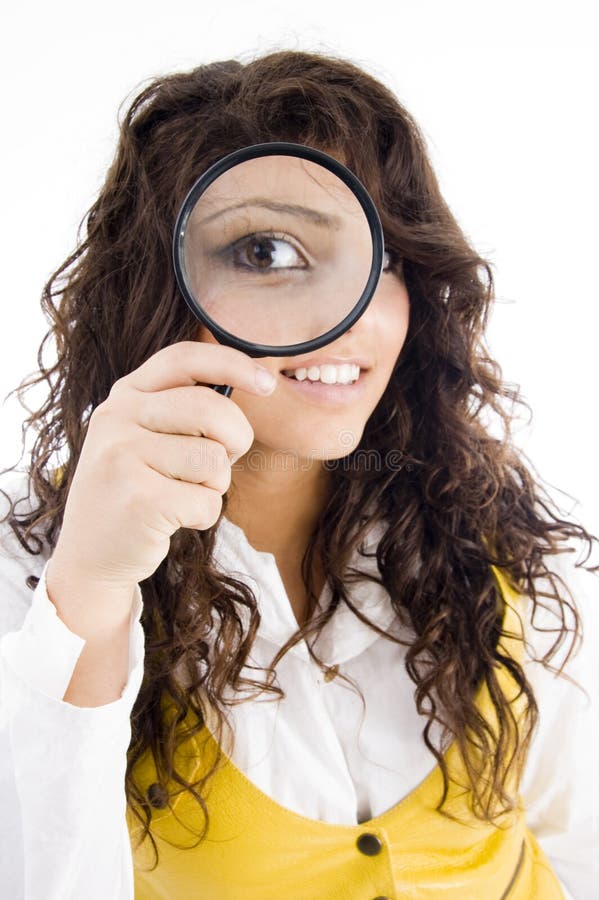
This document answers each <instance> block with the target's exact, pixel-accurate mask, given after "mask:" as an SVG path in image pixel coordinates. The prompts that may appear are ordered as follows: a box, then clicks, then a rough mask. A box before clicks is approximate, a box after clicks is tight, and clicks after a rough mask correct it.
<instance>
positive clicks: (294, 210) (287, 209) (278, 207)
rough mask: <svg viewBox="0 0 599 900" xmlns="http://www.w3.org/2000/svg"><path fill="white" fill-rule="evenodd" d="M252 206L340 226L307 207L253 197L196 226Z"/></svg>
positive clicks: (202, 220) (328, 217) (325, 225)
mask: <svg viewBox="0 0 599 900" xmlns="http://www.w3.org/2000/svg"><path fill="white" fill-rule="evenodd" d="M252 206H253V207H257V208H259V209H268V210H270V211H271V212H278V213H284V214H285V215H288V216H299V217H300V218H302V219H308V220H309V221H310V222H312V223H313V224H314V225H320V226H323V227H326V228H331V227H332V228H336V229H337V228H339V227H340V225H341V219H340V218H339V216H331V215H327V214H326V213H323V212H320V211H319V210H317V209H310V207H308V206H299V205H297V204H295V203H278V202H277V201H276V200H269V199H262V198H260V197H254V198H252V199H251V200H246V201H243V202H242V203H237V204H236V205H235V206H227V207H226V209H219V210H218V212H215V213H212V215H210V216H207V217H206V218H205V219H200V220H199V222H198V224H199V225H207V224H208V222H213V221H214V219H217V218H218V217H219V216H224V215H226V214H227V213H231V212H234V211H235V210H236V209H247V208H248V207H252Z"/></svg>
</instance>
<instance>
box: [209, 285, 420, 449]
mask: <svg viewBox="0 0 599 900" xmlns="http://www.w3.org/2000/svg"><path fill="white" fill-rule="evenodd" d="M408 322H409V296H408V292H407V289H406V286H405V284H404V282H403V280H402V279H401V277H400V276H399V275H397V274H395V273H393V272H391V271H388V272H383V274H382V276H381V279H380V281H379V284H378V287H377V290H376V292H375V294H374V296H373V298H372V300H371V301H370V303H369V305H368V307H367V309H366V311H365V312H364V313H363V314H362V316H361V317H360V318H359V319H358V321H357V322H356V323H355V324H354V325H353V326H352V327H351V328H350V329H349V330H348V331H346V332H345V334H343V335H342V336H341V337H339V338H337V339H336V340H335V341H333V342H332V343H330V344H327V345H326V346H325V347H321V348H320V349H319V350H316V351H315V352H314V353H311V354H303V355H300V356H295V357H294V356H290V357H274V356H269V357H261V358H260V364H261V365H262V366H264V367H265V368H267V369H268V370H269V371H270V372H272V373H273V375H275V376H276V378H277V386H276V388H275V390H274V391H273V392H272V393H271V394H270V395H269V396H268V397H258V396H255V395H253V394H249V393H246V392H245V391H243V390H241V389H236V390H234V391H233V393H232V394H231V398H230V399H231V400H232V401H233V402H234V403H236V404H237V406H238V407H239V408H240V409H241V410H242V411H243V412H244V413H245V415H246V417H247V419H248V421H249V423H250V425H251V426H252V429H253V431H254V444H253V446H252V448H251V453H252V456H254V454H255V453H256V452H263V453H264V454H265V456H266V457H268V458H270V457H271V456H272V452H273V451H275V452H276V453H277V458H278V457H283V458H286V457H287V455H288V454H289V455H291V457H293V458H295V459H299V460H306V461H307V460H311V459H322V460H324V459H331V460H332V459H339V458H341V457H344V456H347V455H348V454H350V453H351V452H352V451H353V450H354V449H355V448H356V447H357V445H358V444H359V442H360V439H361V437H362V433H363V431H364V427H365V425H366V422H367V421H368V419H369V417H370V415H371V414H372V412H373V411H374V409H375V407H376V406H377V404H378V402H379V400H380V398H381V396H382V395H383V393H384V391H385V388H386V387H387V384H388V382H389V379H390V377H391V374H392V372H393V369H394V367H395V363H396V361H397V359H398V356H399V354H400V352H401V349H402V347H403V344H404V341H405V338H406V334H407V331H408ZM197 339H198V340H200V341H206V342H208V343H218V341H216V339H215V338H214V337H213V335H212V334H211V333H210V332H209V331H208V329H207V328H206V327H205V326H204V325H200V326H199V328H198V331H197ZM335 358H339V359H342V360H345V359H347V360H351V359H354V358H356V359H360V360H363V361H364V368H365V371H361V372H360V377H359V379H358V382H357V384H356V386H355V387H352V386H349V385H338V386H337V387H336V389H335V390H336V393H337V394H338V395H339V398H338V399H336V400H327V399H325V398H324V397H322V396H320V395H319V394H318V393H317V391H319V386H316V387H315V388H314V389H313V392H312V393H310V394H308V393H307V390H311V389H310V388H309V387H308V388H307V390H302V389H301V384H302V383H301V382H300V383H298V382H297V381H294V380H292V379H290V378H289V377H287V376H286V375H284V374H283V370H291V369H293V370H295V369H298V368H299V367H301V366H302V365H303V361H304V360H305V361H307V360H308V359H310V360H312V361H313V362H314V363H316V364H320V363H323V364H326V363H327V360H332V359H335ZM306 380H308V379H306ZM323 387H324V386H323ZM325 389H326V388H325ZM344 398H345V399H344Z"/></svg>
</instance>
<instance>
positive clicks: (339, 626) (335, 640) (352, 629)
mask: <svg viewBox="0 0 599 900" xmlns="http://www.w3.org/2000/svg"><path fill="white" fill-rule="evenodd" d="M384 530H385V524H384V522H383V521H381V520H378V521H375V522H374V524H373V525H371V526H370V527H369V529H368V531H367V533H366V535H365V537H364V539H363V540H362V543H361V547H362V549H363V550H364V551H365V552H366V553H374V552H375V551H376V547H377V544H378V542H379V540H380V537H381V536H382V534H383V532H384ZM359 549H360V548H359V547H358V548H356V550H355V551H354V554H353V555H352V557H351V560H350V563H349V567H350V569H351V570H353V569H356V570H359V571H361V572H367V573H368V574H372V575H375V576H376V577H380V576H379V573H378V566H377V562H376V556H374V555H373V556H371V557H369V556H366V557H364V556H362V555H361V554H360V552H359ZM214 560H215V563H216V565H217V566H220V567H221V569H222V571H225V572H226V573H227V574H230V575H234V577H236V578H238V579H239V580H241V581H243V582H244V583H246V584H248V585H249V587H251V589H252V591H253V592H254V595H255V597H256V601H257V605H258V610H259V612H260V616H261V621H260V626H259V628H258V632H257V637H259V638H260V639H261V640H263V641H267V642H268V643H270V644H271V645H274V646H275V648H276V649H278V648H279V647H281V646H283V644H285V642H286V641H287V640H288V639H289V638H290V637H291V635H292V634H293V633H294V632H295V631H297V627H298V625H297V621H296V619H295V616H294V614H293V610H292V608H291V603H290V601H289V598H288V597H287V593H286V591H285V586H284V584H283V581H282V579H281V576H280V574H279V570H278V568H277V563H276V560H275V557H274V554H272V553H267V552H265V551H262V550H256V549H255V548H254V547H252V545H251V544H250V543H249V541H248V539H247V537H246V535H245V532H244V531H243V529H242V528H240V527H239V526H238V525H235V524H234V523H233V522H231V521H230V520H229V519H227V518H226V517H225V516H222V517H221V519H220V522H219V524H218V528H217V530H216V535H215V549H214ZM345 590H346V592H347V594H348V597H349V599H350V601H351V602H352V603H353V605H354V606H355V607H356V609H358V610H360V612H361V613H362V614H363V615H364V616H365V617H366V618H368V619H369V620H370V621H372V622H374V623H375V624H376V625H377V626H378V627H379V628H380V629H381V630H383V631H388V630H389V626H390V625H391V624H392V623H393V622H394V620H395V619H396V613H395V610H394V609H393V606H392V604H391V598H390V597H389V594H388V592H387V590H386V589H385V588H384V587H383V586H382V585H379V584H377V583H376V582H373V581H368V580H365V579H361V580H359V581H358V580H356V581H355V582H353V583H352V582H349V583H346V586H345ZM330 597H331V592H330V587H329V585H328V583H325V586H324V589H323V591H322V594H321V596H320V598H319V601H318V605H319V608H321V609H324V608H325V606H326V605H327V604H328V602H329V600H330ZM240 614H241V615H242V617H243V618H244V619H245V621H246V624H249V613H248V611H247V610H246V609H245V607H243V608H242V609H241V610H240ZM378 637H379V635H378V634H377V632H376V631H374V630H373V629H372V628H370V627H369V626H368V625H366V624H364V623H363V622H361V621H360V619H358V617H357V616H356V615H355V614H354V613H353V612H352V610H351V609H350V608H349V607H348V606H347V604H345V603H343V602H342V603H340V604H339V605H338V607H337V609H336V610H335V612H334V613H333V616H332V618H331V619H330V620H329V621H328V622H327V623H326V625H324V626H323V628H322V630H321V631H320V633H319V634H318V635H317V636H316V638H314V636H310V638H309V640H310V642H311V646H312V648H313V650H314V652H315V653H316V655H317V656H318V658H319V659H321V660H322V662H323V663H324V664H325V665H327V666H332V665H335V664H341V663H343V662H345V661H346V660H348V659H351V658H352V657H355V656H358V655H359V654H360V653H362V652H364V650H366V649H367V648H368V647H369V646H370V645H371V644H372V643H373V642H374V641H375V640H376V639H377V638H378ZM289 652H290V653H295V654H297V655H299V656H302V657H303V658H304V659H306V660H308V659H309V658H310V655H309V652H308V647H307V646H306V642H305V640H301V641H300V642H299V643H298V644H296V645H295V646H293V647H292V648H291V649H290V650H289Z"/></svg>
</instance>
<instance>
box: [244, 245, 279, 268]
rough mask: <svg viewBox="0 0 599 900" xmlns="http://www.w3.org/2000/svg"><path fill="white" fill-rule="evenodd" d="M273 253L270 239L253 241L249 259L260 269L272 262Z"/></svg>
mask: <svg viewBox="0 0 599 900" xmlns="http://www.w3.org/2000/svg"><path fill="white" fill-rule="evenodd" d="M273 253H274V246H273V242H272V241H270V240H263V241H255V242H254V243H253V244H252V246H251V247H250V250H249V256H250V261H251V262H254V263H256V264H257V265H258V266H259V267H260V268H261V269H266V268H267V267H268V266H270V265H271V264H272V255H273Z"/></svg>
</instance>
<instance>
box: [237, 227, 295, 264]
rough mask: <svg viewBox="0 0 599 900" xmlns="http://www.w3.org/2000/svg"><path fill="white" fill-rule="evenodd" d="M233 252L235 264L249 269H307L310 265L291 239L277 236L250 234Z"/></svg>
mask: <svg viewBox="0 0 599 900" xmlns="http://www.w3.org/2000/svg"><path fill="white" fill-rule="evenodd" d="M232 250H233V260H234V262H235V264H236V265H238V266H243V267H244V268H249V269H259V270H262V271H265V270H266V271H268V270H272V269H305V268H306V267H307V265H308V263H307V261H306V259H305V257H303V256H302V255H301V253H300V252H299V250H298V249H297V248H296V247H295V246H294V245H293V243H292V242H291V241H290V240H289V239H287V238H286V237H281V236H277V235H271V234H250V235H248V236H247V237H244V238H242V239H241V240H240V241H237V242H236V243H235V244H234V246H233V248H232Z"/></svg>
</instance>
